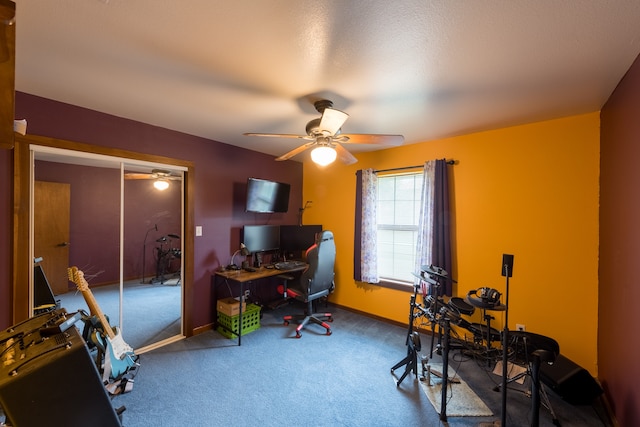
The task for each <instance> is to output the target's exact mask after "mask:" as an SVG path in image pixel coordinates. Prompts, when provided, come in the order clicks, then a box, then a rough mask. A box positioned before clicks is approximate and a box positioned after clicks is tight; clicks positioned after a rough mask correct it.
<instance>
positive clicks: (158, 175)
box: [124, 169, 182, 190]
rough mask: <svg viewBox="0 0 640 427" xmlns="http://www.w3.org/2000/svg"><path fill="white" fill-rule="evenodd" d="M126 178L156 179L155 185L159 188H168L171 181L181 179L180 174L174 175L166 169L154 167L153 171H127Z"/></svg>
mask: <svg viewBox="0 0 640 427" xmlns="http://www.w3.org/2000/svg"><path fill="white" fill-rule="evenodd" d="M124 179H127V180H137V179H148V180H154V183H153V186H154V187H155V188H157V189H158V190H166V189H167V188H169V181H180V180H181V179H182V177H181V176H179V175H172V174H171V172H170V171H168V170H164V169H153V170H152V171H151V173H142V172H125V174H124Z"/></svg>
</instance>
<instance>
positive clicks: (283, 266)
mask: <svg viewBox="0 0 640 427" xmlns="http://www.w3.org/2000/svg"><path fill="white" fill-rule="evenodd" d="M306 265H307V264H306V263H305V262H304V261H280V262H276V263H275V264H274V267H275V268H276V269H277V270H293V269H295V268H300V267H304V266H306Z"/></svg>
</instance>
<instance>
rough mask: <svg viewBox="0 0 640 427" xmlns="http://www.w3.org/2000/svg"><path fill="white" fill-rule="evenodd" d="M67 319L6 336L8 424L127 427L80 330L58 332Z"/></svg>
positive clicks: (40, 319)
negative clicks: (113, 402)
mask: <svg viewBox="0 0 640 427" xmlns="http://www.w3.org/2000/svg"><path fill="white" fill-rule="evenodd" d="M66 320H68V319H67V316H66V313H65V311H64V309H58V310H55V311H52V312H48V313H43V314H41V315H38V316H35V317H33V318H31V319H28V320H27V321H24V322H22V323H19V324H17V325H15V326H13V327H11V328H8V329H6V330H4V331H2V332H0V406H1V407H2V410H3V411H4V414H5V416H6V422H7V424H9V425H11V426H19V427H31V426H34V427H36V426H37V427H40V426H45V425H64V426H68V427H74V426H88V425H91V426H101V427H121V423H120V419H119V416H118V414H117V413H116V410H115V409H114V408H113V406H112V404H111V400H110V398H109V395H108V393H107V391H106V389H105V387H104V385H103V384H102V380H101V377H100V374H99V373H98V369H97V367H96V366H95V363H94V361H93V359H92V357H91V355H90V353H89V350H88V348H87V346H86V343H85V342H84V340H83V339H82V337H81V336H80V333H79V332H78V330H77V328H76V327H75V326H71V327H68V328H66V329H65V330H64V331H62V332H60V330H56V327H57V325H61V324H64V322H65V321H66ZM60 329H64V328H60Z"/></svg>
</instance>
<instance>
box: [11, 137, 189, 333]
mask: <svg viewBox="0 0 640 427" xmlns="http://www.w3.org/2000/svg"><path fill="white" fill-rule="evenodd" d="M15 140H16V143H15V147H14V176H13V224H12V226H13V242H12V247H13V260H12V264H13V273H12V276H13V301H12V304H13V319H12V320H13V323H14V324H16V323H19V322H21V321H23V320H25V319H28V318H29V314H30V313H29V275H30V271H31V270H32V267H33V260H30V259H29V222H30V220H29V215H30V209H31V196H30V182H31V179H30V178H31V177H30V171H31V153H30V148H29V146H30V145H32V144H33V145H39V146H46V147H53V148H60V149H65V150H71V151H79V152H84V153H91V154H100V155H105V156H111V157H118V158H122V159H130V160H138V161H146V162H153V163H162V164H167V165H173V166H179V167H183V168H186V172H185V174H184V180H185V182H184V212H183V216H184V219H183V220H184V231H183V244H184V250H183V253H182V258H183V264H184V270H183V272H182V274H183V284H182V286H183V292H184V297H183V307H182V315H183V318H184V319H183V325H184V330H183V333H184V335H186V336H191V335H193V301H194V292H193V283H194V282H193V280H194V260H193V253H194V243H195V242H194V240H195V233H194V230H195V228H194V220H195V218H194V216H195V214H194V212H195V210H194V194H195V188H194V182H195V181H194V178H193V177H194V173H195V166H194V164H193V162H191V161H187V160H180V159H174V158H170V157H163V156H157V155H153V154H144V153H137V152H134V151H127V150H121V149H116V148H108V147H102V146H97V145H91V144H85V143H81V142H74V141H66V140H62V139H56V138H49V137H43V136H35V135H24V136H23V135H19V134H16V136H15Z"/></svg>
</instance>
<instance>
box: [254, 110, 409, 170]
mask: <svg viewBox="0 0 640 427" xmlns="http://www.w3.org/2000/svg"><path fill="white" fill-rule="evenodd" d="M313 105H314V107H315V109H316V110H317V111H318V112H319V113H321V114H322V116H321V117H320V118H317V119H313V120H311V121H310V122H309V123H307V127H306V132H307V134H306V135H292V134H277V133H244V134H243V135H247V136H266V137H276V138H298V139H302V140H305V141H309V142H307V143H305V144H303V145H301V146H299V147H297V148H294V149H293V150H291V151H289V152H288V153H285V154H283V155H282V156H280V157H277V158H276V160H277V161H283V160H288V159H290V158H291V157H293V156H295V155H297V154H300V153H302V152H303V151H305V150H307V149H309V148H312V147H313V151H312V152H311V158H312V159H313V161H314V162H315V163H317V164H319V165H321V166H326V165H328V164H330V163H333V161H334V160H336V158H338V159H340V161H341V162H343V163H344V164H347V165H350V164H353V163H356V162H357V161H358V159H356V158H355V157H354V156H353V154H351V153H350V152H349V151H347V150H346V149H345V148H344V147H343V146H342V144H378V145H388V146H391V147H393V146H398V145H401V144H402V143H403V141H404V137H403V136H402V135H382V134H346V133H341V132H340V129H341V128H342V125H343V124H344V123H345V122H346V121H347V119H348V118H349V115H348V114H347V113H345V112H342V111H340V110H336V109H334V108H332V107H333V102H331V101H329V100H325V99H322V100H319V101H316V102H314V104H313Z"/></svg>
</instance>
